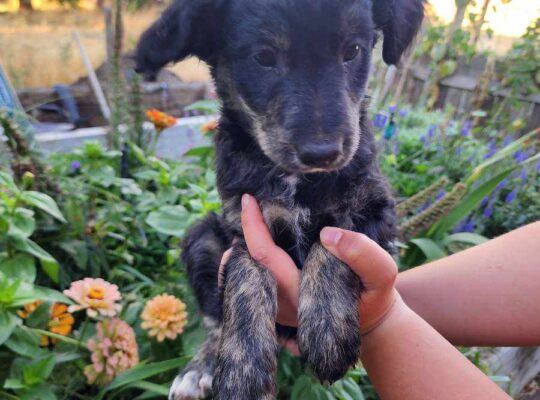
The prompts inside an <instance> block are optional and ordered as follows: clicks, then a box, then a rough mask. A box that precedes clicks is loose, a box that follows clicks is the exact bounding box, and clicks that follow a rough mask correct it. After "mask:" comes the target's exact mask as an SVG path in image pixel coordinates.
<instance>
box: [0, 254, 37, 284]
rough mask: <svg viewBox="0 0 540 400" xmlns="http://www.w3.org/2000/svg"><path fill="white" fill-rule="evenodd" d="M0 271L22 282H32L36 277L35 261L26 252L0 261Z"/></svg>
mask: <svg viewBox="0 0 540 400" xmlns="http://www.w3.org/2000/svg"><path fill="white" fill-rule="evenodd" d="M0 271H2V272H3V273H4V275H5V276H6V277H7V278H10V279H21V281H23V282H29V283H34V280H35V279H36V262H35V261H34V257H31V256H29V255H28V254H16V255H15V256H14V257H12V258H7V259H5V260H3V261H2V262H0Z"/></svg>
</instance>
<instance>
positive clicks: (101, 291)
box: [64, 278, 122, 318]
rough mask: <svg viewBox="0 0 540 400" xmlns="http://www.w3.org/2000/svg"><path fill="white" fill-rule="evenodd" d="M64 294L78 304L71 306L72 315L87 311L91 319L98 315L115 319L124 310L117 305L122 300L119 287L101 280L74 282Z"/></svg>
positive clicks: (85, 279)
mask: <svg viewBox="0 0 540 400" xmlns="http://www.w3.org/2000/svg"><path fill="white" fill-rule="evenodd" d="M64 294H65V295H66V296H68V297H71V298H72V299H73V300H74V301H75V302H76V303H77V304H74V305H71V306H69V308H68V312H70V313H73V312H75V311H80V310H86V313H87V315H88V316H89V317H93V318H95V317H97V316H98V314H101V315H103V316H105V317H114V316H115V315H116V314H117V313H118V312H119V311H120V310H121V309H122V306H121V305H120V304H118V303H116V302H117V301H120V300H121V299H122V295H121V294H120V292H119V291H118V286H116V285H113V284H111V283H109V282H107V281H104V280H103V279H101V278H84V279H83V280H80V281H76V282H73V283H72V284H71V287H70V288H69V289H67V290H64Z"/></svg>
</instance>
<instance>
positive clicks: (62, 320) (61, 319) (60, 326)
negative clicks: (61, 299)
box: [39, 303, 75, 347]
mask: <svg viewBox="0 0 540 400" xmlns="http://www.w3.org/2000/svg"><path fill="white" fill-rule="evenodd" d="M67 310H68V306H67V305H66V304H62V303H55V304H53V306H52V307H51V312H50V319H49V322H48V324H47V330H48V331H49V332H52V333H56V334H57V335H61V336H67V335H69V334H70V333H71V330H72V329H73V323H74V322H75V319H74V318H73V315H71V314H70V313H69V312H68V311H67ZM57 342H58V339H55V338H50V337H48V336H45V335H43V336H41V337H40V340H39V344H40V345H41V346H43V347H46V346H48V345H49V343H51V344H56V343H57Z"/></svg>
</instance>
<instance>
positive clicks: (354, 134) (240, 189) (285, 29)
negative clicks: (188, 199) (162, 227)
mask: <svg viewBox="0 0 540 400" xmlns="http://www.w3.org/2000/svg"><path fill="white" fill-rule="evenodd" d="M422 16H423V4H422V0H371V1H370V0H177V1H176V3H174V4H173V5H172V6H171V7H170V8H169V9H168V10H167V11H165V13H164V14H163V16H162V17H161V18H160V19H159V20H158V21H157V22H156V23H155V24H154V25H153V26H152V27H151V28H150V29H149V30H148V31H147V32H145V33H144V35H143V36H142V39H141V41H140V43H139V46H138V49H137V67H138V70H139V71H140V72H142V73H144V74H146V75H147V76H149V77H152V76H153V75H155V74H156V72H157V71H158V70H159V69H160V68H161V67H163V66H164V65H166V64H167V63H169V62H171V61H178V60H181V59H183V58H185V57H187V56H188V55H195V56H197V57H199V58H200V59H202V60H204V61H206V62H207V63H208V64H209V65H210V67H211V69H212V74H213V77H214V79H215V82H216V85H217V89H218V93H219V96H220V98H221V100H222V102H223V109H222V116H221V121H220V126H219V133H218V134H217V136H216V153H217V166H216V168H217V173H218V188H219V192H220V195H221V198H222V201H223V214H222V215H220V216H218V215H215V214H212V215H209V216H207V217H206V218H205V219H204V220H203V221H201V222H200V223H199V224H197V225H196V226H194V227H193V228H192V229H191V230H190V231H189V233H188V234H187V236H186V238H185V240H184V243H183V260H184V263H185V265H186V266H187V269H188V272H189V276H190V280H191V284H192V285H193V288H194V290H195V293H196V295H197V298H198V300H199V303H200V306H201V309H202V312H203V314H204V315H205V316H206V318H205V319H206V322H207V326H208V329H209V334H208V338H207V340H206V342H205V343H204V345H203V346H202V348H201V349H200V350H199V353H198V354H197V355H196V356H195V358H194V359H193V360H192V361H191V363H190V364H189V365H188V366H187V368H186V369H185V371H184V372H183V374H181V375H180V376H178V377H177V379H176V380H175V382H174V384H173V387H172V389H171V394H170V398H171V399H176V400H178V399H197V398H203V397H205V396H207V395H208V394H209V393H210V389H211V386H212V382H213V388H214V396H215V398H217V399H226V400H233V399H235V400H253V399H272V398H275V396H276V388H275V383H274V373H275V372H276V354H277V349H278V345H277V340H276V332H277V334H279V335H294V334H296V331H295V330H293V329H291V328H286V327H282V326H277V327H276V324H275V318H276V283H275V281H274V279H273V277H272V275H271V274H270V273H269V272H268V271H267V270H266V269H265V268H264V267H263V266H261V265H259V264H258V263H257V262H255V261H254V260H253V259H252V258H251V257H250V255H249V253H248V251H247V248H246V244H245V241H244V240H242V239H240V240H238V241H237V242H236V243H235V244H234V245H232V246H233V252H232V255H231V257H230V260H229V262H228V264H227V266H226V274H225V277H224V289H223V291H222V293H220V291H219V289H218V266H219V262H220V258H221V255H222V254H223V252H224V251H225V250H226V249H227V248H229V247H230V246H231V243H232V239H233V238H234V237H239V238H242V230H241V227H240V216H239V213H240V198H241V196H242V194H243V193H250V194H252V195H254V196H255V197H256V198H257V199H258V200H259V201H260V203H261V207H262V210H263V215H264V217H265V221H266V223H267V224H268V226H269V227H270V229H271V231H272V233H273V237H274V239H275V241H276V243H277V244H278V245H279V246H280V247H282V248H283V249H285V250H286V251H287V252H288V253H289V254H290V255H291V257H292V258H293V259H294V261H295V262H296V264H297V266H298V268H300V269H302V280H301V288H300V289H301V290H300V292H301V294H300V309H299V315H298V320H299V327H298V332H297V339H298V344H299V347H300V351H301V353H302V357H303V359H304V360H305V362H307V364H308V365H309V366H310V367H311V369H312V370H313V372H314V373H315V374H316V375H317V377H319V378H320V379H321V380H322V381H330V382H332V381H335V380H337V379H339V378H340V377H342V376H343V375H344V374H345V372H346V371H347V369H348V368H349V367H350V366H352V365H354V364H355V362H356V361H357V360H358V357H359V349H360V332H359V328H358V323H359V316H358V313H357V309H358V308H357V303H358V300H359V296H360V292H361V289H362V284H361V282H360V281H359V279H358V278H357V277H356V276H355V274H354V273H353V272H351V270H350V269H349V268H348V267H347V266H346V265H344V264H343V263H341V262H340V261H339V260H337V259H336V258H335V257H333V256H332V255H331V254H330V253H329V252H327V251H326V250H325V249H324V248H323V247H322V245H321V244H320V242H319V241H318V235H319V232H320V230H321V229H322V228H323V227H324V226H338V227H341V228H345V229H350V230H355V231H358V232H363V233H365V234H366V235H368V236H369V237H371V238H372V239H374V240H376V241H377V242H378V243H379V244H381V245H382V246H383V247H384V248H385V249H387V250H389V251H391V250H392V242H393V240H394V237H395V216H394V202H393V200H392V197H391V195H390V192H389V190H388V187H387V184H386V182H385V180H384V178H383V177H382V176H381V173H380V171H379V168H378V166H377V160H376V152H375V146H374V143H373V135H372V132H371V130H370V123H369V120H368V117H367V114H366V108H367V104H366V101H365V88H366V84H367V80H368V73H369V69H370V59H371V50H372V48H373V46H374V43H375V37H376V32H377V31H378V30H380V31H382V33H383V35H384V43H383V58H384V60H385V61H386V62H387V63H388V64H395V63H397V62H398V61H399V58H400V56H401V55H402V53H403V52H404V50H405V49H406V47H407V46H408V45H409V44H410V42H411V41H412V38H413V36H414V34H415V33H416V31H417V29H418V27H419V25H420V23H421V20H422Z"/></svg>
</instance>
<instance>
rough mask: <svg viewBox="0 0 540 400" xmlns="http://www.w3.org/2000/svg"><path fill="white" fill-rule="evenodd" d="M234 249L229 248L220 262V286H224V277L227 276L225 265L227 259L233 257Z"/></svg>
mask: <svg viewBox="0 0 540 400" xmlns="http://www.w3.org/2000/svg"><path fill="white" fill-rule="evenodd" d="M231 253H232V249H229V250H227V251H226V252H225V253H223V256H222V257H221V262H220V263H219V271H218V287H220V288H221V287H223V283H224V282H223V278H224V277H225V265H226V264H227V261H229V258H231Z"/></svg>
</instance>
